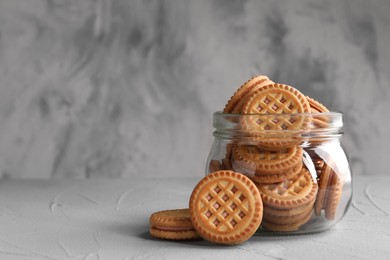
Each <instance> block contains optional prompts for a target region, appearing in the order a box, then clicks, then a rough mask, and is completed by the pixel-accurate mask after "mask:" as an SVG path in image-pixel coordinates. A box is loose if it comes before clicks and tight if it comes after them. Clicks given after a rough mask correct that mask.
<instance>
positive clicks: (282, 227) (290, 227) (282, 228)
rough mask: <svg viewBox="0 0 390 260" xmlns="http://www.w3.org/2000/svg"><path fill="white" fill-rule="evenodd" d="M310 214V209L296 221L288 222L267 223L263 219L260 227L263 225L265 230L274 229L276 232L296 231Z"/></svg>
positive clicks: (306, 220) (307, 219) (308, 218)
mask: <svg viewBox="0 0 390 260" xmlns="http://www.w3.org/2000/svg"><path fill="white" fill-rule="evenodd" d="M311 215H312V211H309V212H308V213H307V214H306V216H304V217H303V218H301V219H299V220H298V221H296V222H294V223H289V224H274V223H269V222H267V221H263V223H262V227H264V228H265V229H267V230H270V231H276V232H291V231H297V230H298V229H299V228H300V227H301V226H302V225H304V224H306V223H307V222H308V221H309V220H310V218H311Z"/></svg>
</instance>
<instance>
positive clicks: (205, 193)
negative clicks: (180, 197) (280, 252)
mask: <svg viewBox="0 0 390 260" xmlns="http://www.w3.org/2000/svg"><path fill="white" fill-rule="evenodd" d="M189 208H190V214H191V220H192V223H193V225H194V227H195V229H196V230H197V232H198V233H199V234H200V235H201V236H202V237H203V238H204V239H206V240H208V241H210V242H212V243H218V244H228V245H234V244H239V243H242V242H244V241H246V240H247V239H249V238H250V237H251V236H252V235H253V234H254V233H255V231H256V230H257V229H258V227H259V226H260V223H261V220H262V217H263V203H262V201H261V197H260V193H259V190H258V189H257V187H256V186H255V184H254V183H253V182H252V181H251V180H250V179H248V178H247V177H246V176H244V175H243V174H240V173H237V172H233V171H227V170H225V171H218V172H214V173H212V174H210V175H208V176H206V177H205V178H203V179H202V180H201V181H200V182H199V183H198V184H197V185H196V187H195V189H194V190H193V192H192V194H191V198H190V207H189Z"/></svg>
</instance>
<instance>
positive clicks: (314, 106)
mask: <svg viewBox="0 0 390 260" xmlns="http://www.w3.org/2000/svg"><path fill="white" fill-rule="evenodd" d="M306 99H307V101H308V102H309V105H310V109H311V113H324V112H329V110H328V109H327V108H326V106H324V105H323V104H321V103H320V102H318V101H317V100H315V99H314V98H311V97H309V96H306Z"/></svg>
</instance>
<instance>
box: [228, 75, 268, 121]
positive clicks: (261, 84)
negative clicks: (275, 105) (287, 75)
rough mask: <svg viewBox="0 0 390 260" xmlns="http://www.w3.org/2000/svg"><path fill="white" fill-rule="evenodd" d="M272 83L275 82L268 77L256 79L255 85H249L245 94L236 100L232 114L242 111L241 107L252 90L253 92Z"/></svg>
mask: <svg viewBox="0 0 390 260" xmlns="http://www.w3.org/2000/svg"><path fill="white" fill-rule="evenodd" d="M272 84H275V82H273V81H272V80H270V79H263V80H261V81H258V82H257V84H256V85H254V86H253V87H251V88H250V89H249V91H247V92H246V93H245V95H243V96H241V99H240V100H239V101H238V102H237V104H236V105H235V107H234V108H233V111H232V114H241V113H242V107H243V106H244V104H245V101H246V99H247V97H248V96H250V95H251V93H252V92H254V91H256V90H258V89H260V88H263V87H265V86H268V85H272Z"/></svg>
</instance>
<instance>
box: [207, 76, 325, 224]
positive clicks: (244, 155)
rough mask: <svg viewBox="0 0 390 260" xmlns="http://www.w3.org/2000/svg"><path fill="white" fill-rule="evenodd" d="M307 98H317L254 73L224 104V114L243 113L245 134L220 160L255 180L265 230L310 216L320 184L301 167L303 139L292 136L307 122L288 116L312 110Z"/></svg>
mask: <svg viewBox="0 0 390 260" xmlns="http://www.w3.org/2000/svg"><path fill="white" fill-rule="evenodd" d="M311 103H312V104H316V101H315V100H313V99H310V102H309V100H308V99H307V98H306V97H305V96H304V95H303V94H302V93H301V92H299V91H298V90H297V89H295V88H293V87H291V86H288V85H284V84H276V83H274V82H273V81H271V80H270V79H269V78H267V77H265V76H258V77H254V78H252V79H250V80H249V81H247V82H246V83H244V84H243V85H242V86H241V87H240V88H239V89H238V90H237V91H236V92H235V93H234V95H233V96H232V97H231V99H230V100H229V101H228V102H227V104H226V106H225V109H224V113H240V114H245V116H244V117H243V120H242V121H241V127H242V129H243V130H244V133H245V134H246V136H245V138H244V140H243V141H241V142H233V144H231V149H230V148H229V149H228V150H231V152H228V153H227V158H225V159H224V161H225V163H224V165H225V164H226V161H230V165H231V167H232V169H233V170H234V171H236V172H240V173H243V174H245V175H247V176H248V177H249V178H250V179H252V181H254V182H255V183H256V185H257V187H258V189H259V191H260V194H261V197H262V200H263V203H264V217H263V227H264V228H266V229H268V230H272V231H294V230H297V229H298V228H299V227H300V226H301V225H303V224H305V223H306V222H307V221H308V220H309V219H310V217H311V213H312V209H313V205H314V201H315V198H316V194H317V188H318V186H317V183H316V181H315V180H313V179H312V176H311V175H310V173H309V172H308V170H307V169H306V168H305V167H304V166H303V163H302V161H303V150H302V148H301V147H300V146H299V144H300V141H301V140H300V139H299V136H296V135H294V133H296V132H294V130H300V129H302V128H303V127H305V124H308V122H307V121H306V120H307V119H305V118H304V117H297V116H293V115H292V114H297V113H310V112H312V106H311ZM318 104H319V103H318ZM315 107H321V105H320V104H319V105H318V106H315ZM318 110H319V109H318ZM251 115H253V116H251ZM258 115H268V116H261V117H259V116H258ZM320 122H322V121H320ZM275 133H276V134H275ZM213 165H214V167H215V166H216V165H218V164H217V162H213Z"/></svg>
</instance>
